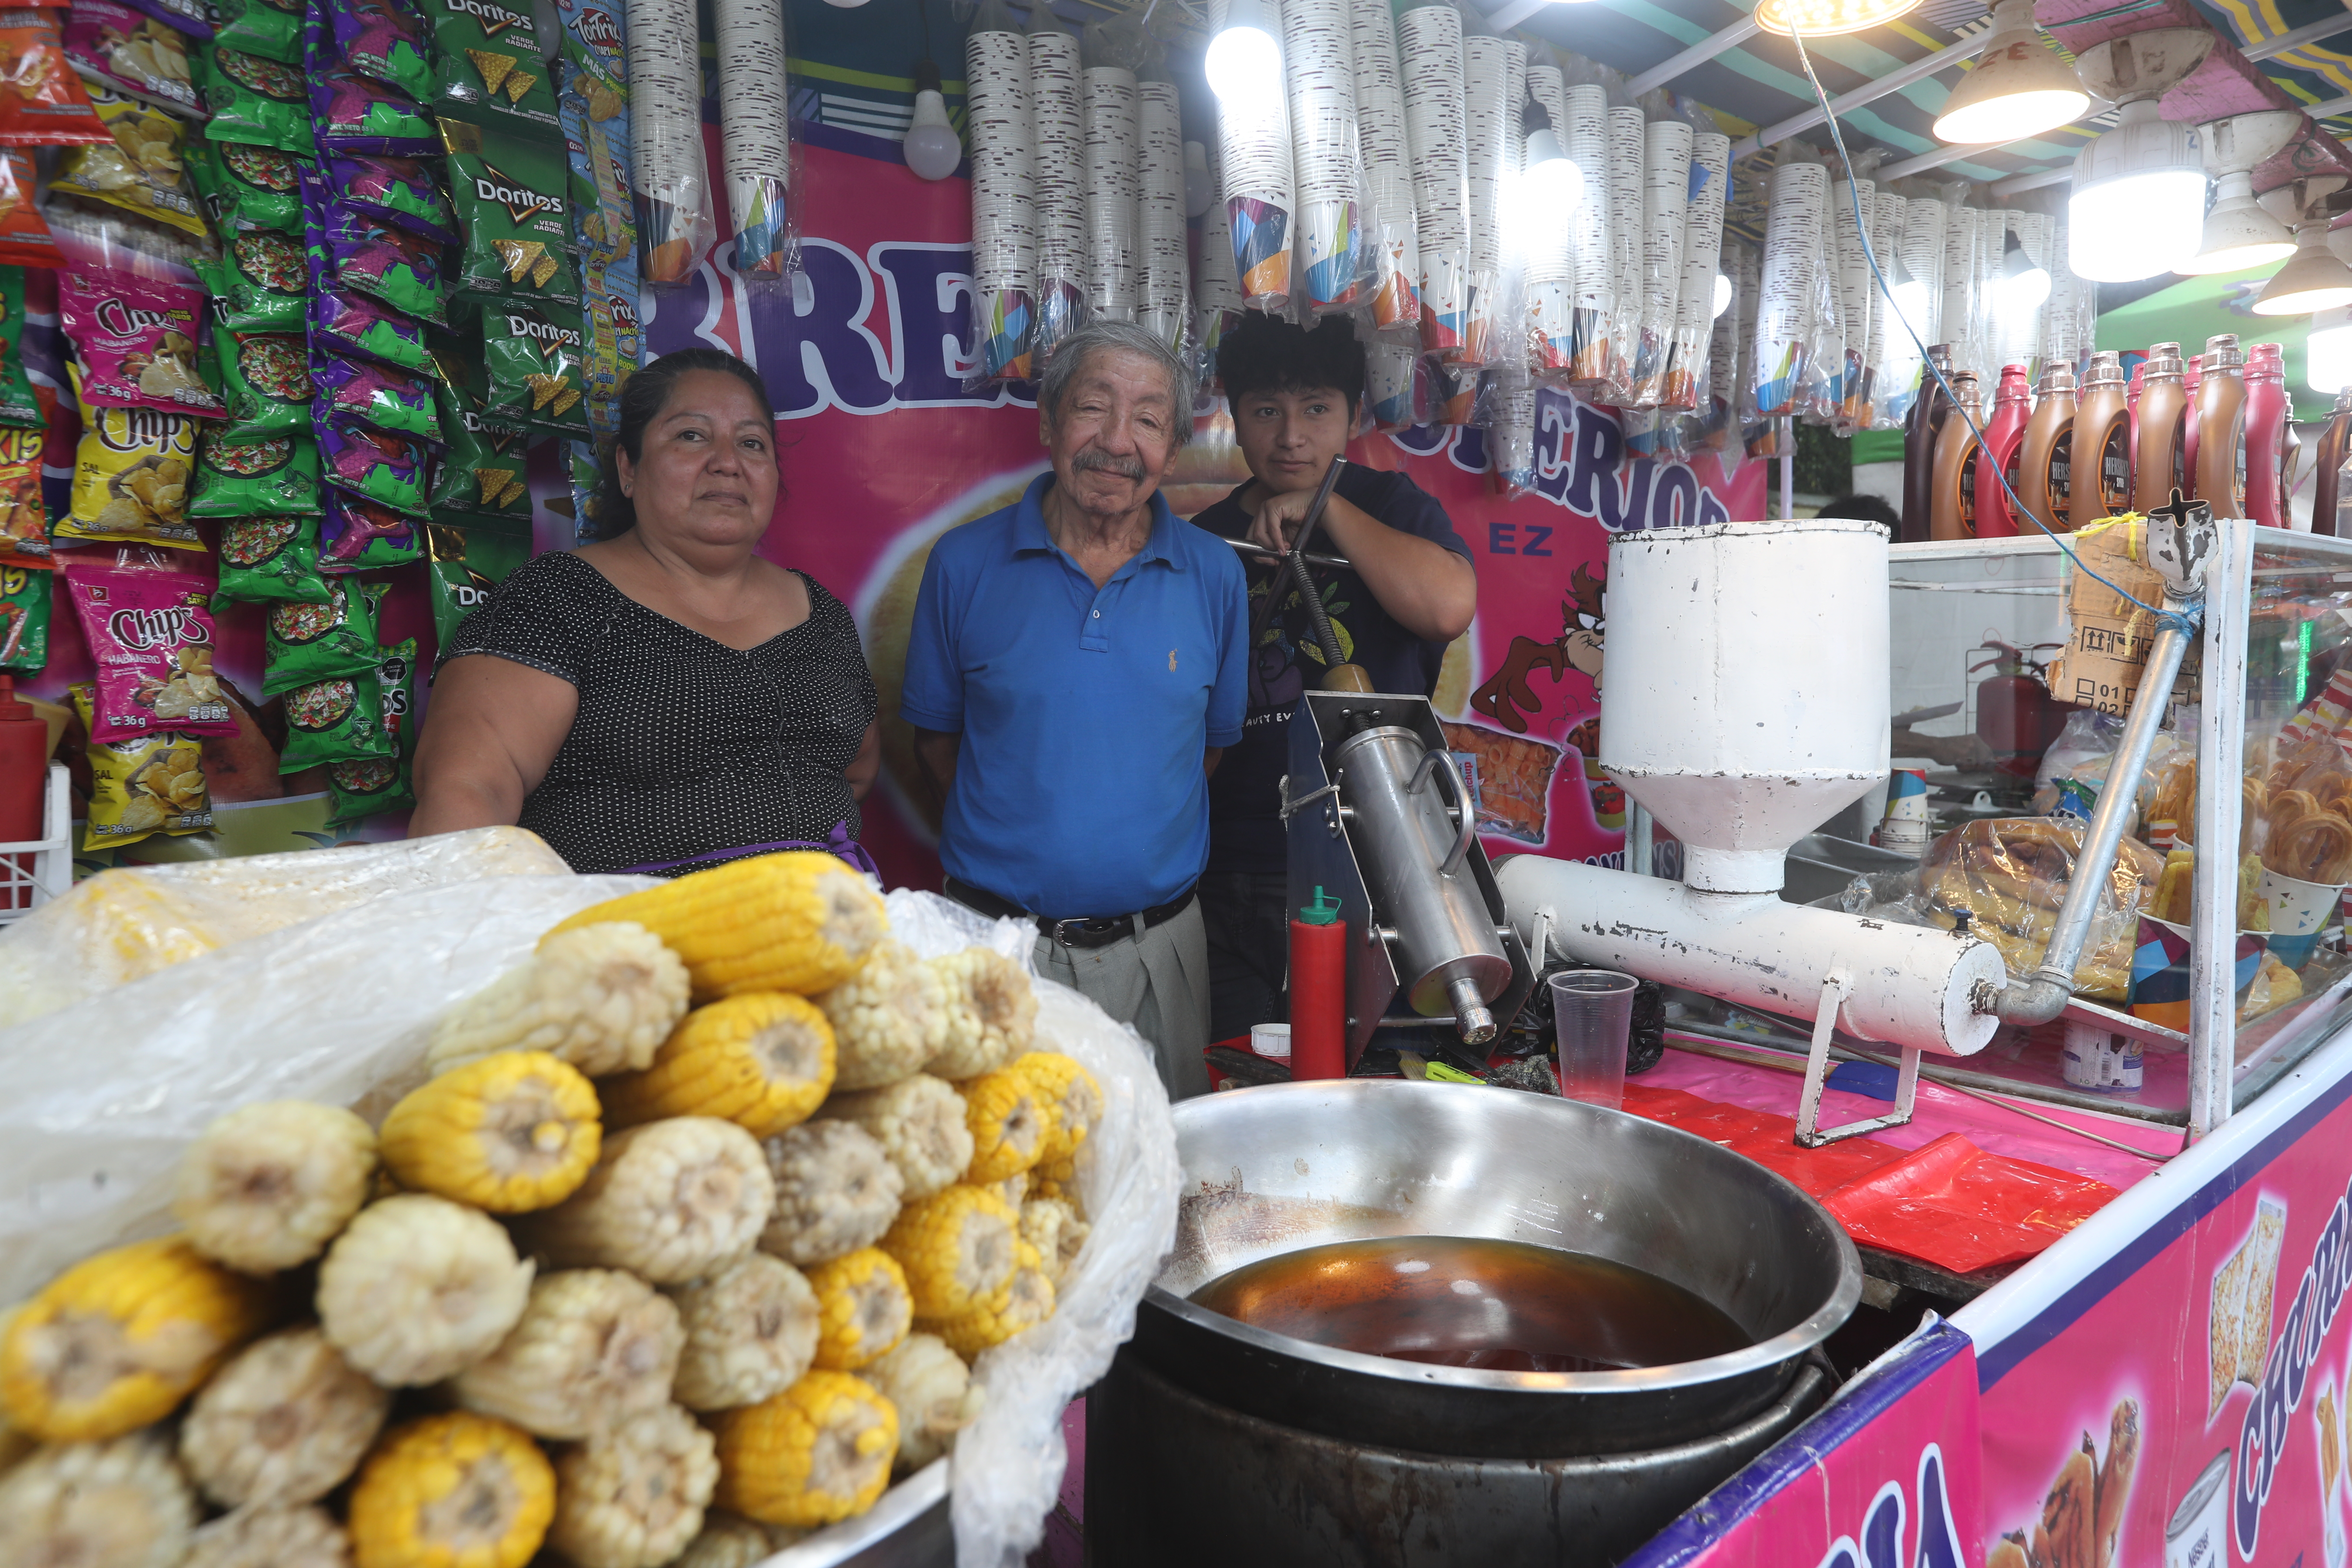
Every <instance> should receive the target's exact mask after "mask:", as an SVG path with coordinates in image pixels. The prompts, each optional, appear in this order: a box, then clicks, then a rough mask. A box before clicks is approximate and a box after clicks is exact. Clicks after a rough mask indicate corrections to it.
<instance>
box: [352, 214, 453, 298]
mask: <svg viewBox="0 0 2352 1568" xmlns="http://www.w3.org/2000/svg"><path fill="white" fill-rule="evenodd" d="M327 214H328V216H327V229H326V237H327V259H328V263H329V265H330V266H331V268H332V269H333V273H334V279H335V282H336V283H337V284H338V285H339V286H341V287H342V288H345V289H358V290H360V292H362V293H363V294H373V295H374V296H375V297H376V298H377V299H379V300H383V302H384V303H385V304H387V305H390V306H392V307H394V309H395V310H400V311H401V312H402V313H403V314H404V315H410V316H414V317H415V318H416V319H417V320H419V321H430V322H432V323H433V324H434V325H435V326H436V327H437V326H446V324H447V323H448V320H449V312H448V307H447V305H446V303H445V302H444V300H443V293H442V286H441V247H439V246H437V245H436V244H434V243H433V242H432V241H431V240H429V239H426V238H425V237H423V236H422V235H415V234H411V233H409V232H408V231H407V230H406V229H404V228H395V227H394V226H392V225H391V224H388V223H386V222H384V221H383V219H381V218H374V217H370V216H367V215H366V214H364V213H355V212H352V211H349V210H347V209H345V208H343V207H342V206H341V205H339V204H336V203H332V202H331V203H329V204H328V206H327Z"/></svg>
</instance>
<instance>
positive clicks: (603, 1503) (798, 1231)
mask: <svg viewBox="0 0 2352 1568" xmlns="http://www.w3.org/2000/svg"><path fill="white" fill-rule="evenodd" d="M1035 1014H1036V999H1035V996H1034V992H1033V991H1032V989H1031V986H1030V983H1029V979H1028V977H1027V975H1026V974H1025V973H1024V972H1023V971H1022V970H1021V969H1020V967H1019V966H1018V965H1016V964H1014V963H1011V962H1009V961H1008V960H1006V959H1004V958H1003V957H1001V956H1000V955H998V954H996V953H994V952H990V951H988V950H985V949H980V948H973V949H969V950H967V951H965V952H960V953H956V954H953V955H951V956H949V957H946V958H940V959H933V960H924V959H920V958H918V957H917V956H916V955H915V954H914V953H912V952H909V951H908V949H907V948H905V947H904V946H902V945H900V944H899V943H898V942H893V941H892V940H891V939H890V937H889V932H888V923H887V917H886V915H885V911H884V906H883V904H882V901H881V900H880V899H879V898H877V896H876V895H875V894H874V892H873V891H872V890H871V889H870V888H869V887H868V886H867V885H866V883H865V882H864V881H863V880H862V879H859V878H857V877H856V876H855V875H853V874H851V873H850V872H848V871H847V870H846V869H845V868H843V867H842V865H841V863H840V862H839V861H837V860H835V859H834V858H832V857H830V856H826V855H816V854H785V855H772V856H766V857H762V858H758V859H754V860H746V861H739V862H735V863H733V864H730V865H727V866H722V867H719V868H714V869H712V870H709V871H704V872H700V873H698V874H696V875H693V876H690V877H685V878H681V879H677V880H676V881H674V882H669V883H667V884H664V885H663V886H661V887H659V888H656V889H649V890H647V891H645V892H639V893H633V894H630V895H628V896H627V897H625V898H622V899H618V900H613V901H611V902H608V903H604V904H600V905H598V906H596V907H594V908H593V909H590V910H584V911H583V912H582V913H581V914H578V915H575V916H573V917H572V919H570V920H567V921H563V922H562V923H561V924H559V925H557V926H556V927H555V928H554V929H553V930H551V931H549V932H548V933H547V934H546V935H545V936H544V937H543V938H542V939H541V942H540V943H539V946H538V949H537V952H535V953H534V955H533V956H532V957H531V958H530V961H529V962H527V963H524V964H523V965H522V966H521V967H520V968H518V969H516V970H514V971H513V972H511V973H508V974H506V975H505V976H503V977H501V978H500V979H499V981H498V982H496V983H495V984H492V985H491V986H490V987H489V988H488V989H487V990H485V991H483V992H482V993H480V994H477V995H474V996H472V997H469V998H467V999H465V1000H463V1001H461V1002H459V1003H458V1004H457V1005H456V1006H454V1007H453V1008H452V1009H451V1010H450V1011H449V1012H448V1013H446V1015H445V1016H443V1017H442V1018H441V1020H440V1021H439V1023H438V1025H437V1026H436V1029H435V1031H434V1034H433V1037H432V1039H431V1042H430V1044H429V1046H428V1047H427V1053H426V1065H427V1066H428V1067H429V1068H431V1069H432V1071H433V1074H434V1076H433V1077H431V1078H430V1079H428V1080H427V1081H426V1082H425V1084H424V1086H423V1087H421V1088H419V1089H416V1090H415V1092H414V1093H412V1094H410V1095H408V1096H407V1097H406V1098H405V1099H404V1100H401V1101H400V1102H399V1103H398V1104H396V1105H395V1106H394V1108H393V1109H392V1110H391V1111H390V1112H389V1113H388V1114H387V1115H386V1116H385V1118H384V1120H383V1125H382V1126H381V1127H380V1128H376V1129H373V1130H372V1129H370V1128H369V1127H368V1125H367V1124H366V1122H364V1121H362V1120H361V1119H360V1118H359V1117H357V1116H355V1115H353V1114H352V1112H350V1111H348V1110H340V1109H336V1108H333V1107H329V1106H322V1105H314V1104H310V1103H307V1102H301V1101H292V1100H278V1101H271V1102H267V1103H262V1104H256V1105H249V1106H246V1107H244V1108H242V1109H240V1110H235V1111H232V1112H230V1113H229V1114H227V1115H226V1116H224V1117H222V1118H220V1119H219V1120H218V1121H215V1123H213V1125H212V1126H211V1127H210V1128H208V1129H207V1130H206V1131H205V1133H204V1134H203V1135H202V1136H201V1137H199V1138H198V1139H197V1140H196V1141H195V1142H194V1144H193V1145H192V1146H191V1147H190V1148H189V1150H188V1151H187V1153H186V1155H185V1157H184V1163H183V1164H182V1167H181V1170H180V1173H179V1177H178V1187H177V1196H176V1201H175V1203H174V1205H173V1212H174V1214H175V1215H176V1217H177V1218H178V1220H179V1222H180V1225H181V1227H182V1228H181V1229H180V1230H179V1231H177V1232H176V1233H174V1234H173V1235H170V1236H166V1237H161V1238H159V1239H156V1240H152V1241H142V1242H138V1243H135V1244H133V1245H131V1246H128V1247H118V1248H116V1249H114V1250H112V1251H110V1252H105V1253H101V1254H100V1255H98V1256H97V1257H94V1258H89V1259H88V1260H86V1261H84V1262H82V1263H80V1264H79V1265H77V1266H76V1267H74V1268H70V1269H68V1270H67V1271H66V1272H65V1273H64V1274H62V1275H60V1276H59V1277H58V1279H56V1280H54V1281H52V1282H51V1283H50V1285H49V1286H48V1287H47V1289H44V1290H42V1291H41V1292H40V1293H39V1294H38V1295H37V1296H35V1297H34V1298H32V1299H31V1300H28V1301H26V1302H24V1303H22V1304H21V1305H20V1306H18V1307H17V1308H16V1309H15V1310H13V1311H11V1312H9V1313H7V1314H6V1315H5V1316H0V1563H5V1564H7V1565H8V1568H64V1565H67V1564H70V1565H72V1568H354V1565H355V1568H427V1565H436V1568H437V1565H446V1568H521V1565H522V1564H524V1563H529V1562H530V1561H532V1559H533V1558H534V1557H535V1556H538V1555H539V1554H540V1553H541V1552H542V1549H544V1550H545V1552H547V1553H549V1554H550V1555H551V1556H552V1557H553V1558H556V1559H560V1560H562V1561H564V1562H568V1563H572V1564H573V1565H574V1568H659V1565H661V1564H665V1563H682V1564H688V1565H690V1568H740V1565H743V1564H749V1563H756V1562H759V1561H760V1560H761V1559H763V1558H764V1557H766V1556H767V1555H769V1553H770V1552H772V1550H774V1548H775V1547H776V1546H778V1545H779V1544H782V1542H786V1541H789V1540H792V1539H795V1538H797V1536H798V1535H800V1534H802V1533H804V1532H805V1531H809V1530H813V1529H815V1528H819V1527H822V1526H824V1525H826V1524H830V1523H833V1522H835V1521H838V1520H842V1519H845V1518H848V1517H851V1516H853V1515H855V1514H857V1513H861V1512H863V1511H864V1510H866V1509H868V1508H870V1507H871V1506H872V1505H873V1503H874V1501H875V1500H876V1499H877V1497H878V1496H879V1495H880V1494H881V1492H882V1491H883V1489H885V1488H886V1487H887V1485H888V1484H889V1480H890V1478H891V1475H892V1473H893V1470H894V1468H895V1469H896V1470H897V1471H898V1473H901V1474H903V1473H905V1472H906V1471H908V1470H909V1469H912V1468H919V1467H920V1466H922V1465H924V1464H927V1463H929V1461H930V1460H932V1459H933V1458H937V1457H939V1456H940V1454H942V1453H944V1452H946V1451H948V1449H949V1448H950V1447H951V1446H952V1444H953V1442H954V1438H955V1434H956V1432H957V1430H958V1429H959V1428H960V1427H961V1426H964V1425H965V1424H966V1423H968V1422H969V1421H970V1420H971V1416H972V1415H973V1414H974V1412H975V1410H976V1409H977V1402H978V1400H979V1397H980V1393H981V1390H980V1388H979V1386H978V1385H977V1384H974V1383H973V1381H972V1379H971V1372H970V1367H969V1363H970V1362H971V1359H972V1358H973V1357H975V1356H977V1355H978V1354H979V1353H980V1352H982V1351H983V1350H986V1349H988V1348H989V1347H990V1346H992V1345H995V1344H998V1343H1001V1342H1003V1341H1004V1340H1006V1339H1009V1338H1010V1337H1012V1336H1013V1335H1014V1334H1017V1333H1019V1332H1021V1331H1024V1329H1027V1328H1030V1327H1033V1326H1034V1325H1035V1324H1037V1323H1039V1322H1042V1321H1045V1319H1046V1318H1047V1317H1049V1316H1051V1315H1052V1312H1053V1310H1054V1301H1055V1284H1056V1282H1057V1281H1059V1280H1060V1279H1062V1278H1063V1276H1064V1274H1065V1272H1066V1270H1067V1269H1069V1268H1071V1267H1072V1265H1073V1264H1074V1263H1075V1261H1076V1258H1077V1255H1078V1253H1079V1250H1080V1249H1081V1247H1082V1246H1083V1244H1084V1242H1085V1240H1086V1237H1087V1221H1086V1218H1085V1215H1084V1211H1083V1209H1082V1207H1081V1205H1080V1204H1079V1201H1078V1195H1077V1191H1076V1180H1075V1165H1074V1161H1075V1158H1076V1153H1077V1151H1078V1148H1079V1146H1080V1144H1081V1143H1082V1142H1084V1141H1085V1139H1086V1137H1087V1132H1088V1131H1090V1130H1091V1129H1092V1128H1093V1126H1094V1125H1095V1123H1096V1121H1097V1120H1098V1118H1099V1117H1100V1115H1101V1111H1102V1106H1103V1100H1102V1096H1101V1091H1100V1089H1099V1087H1098V1086H1097V1084H1096V1083H1095V1081H1094V1079H1093V1078H1092V1077H1091V1076H1090V1075H1089V1074H1088V1073H1087V1071H1086V1069H1085V1068H1082V1067H1080V1066H1078V1065H1077V1064H1076V1062H1074V1061H1072V1060H1071V1059H1070V1058H1067V1057H1065V1056H1060V1055H1056V1054H1054V1053H1051V1052H1044V1051H1032V1050H1030V1049H1029V1046H1030V1037H1031V1033H1032V1027H1033V1025H1034V1018H1035ZM354 1478H355V1479H354ZM207 1514H215V1515H216V1517H214V1518H212V1519H211V1520H210V1521H209V1522H200V1521H203V1520H204V1519H205V1515H207Z"/></svg>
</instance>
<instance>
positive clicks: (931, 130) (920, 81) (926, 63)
mask: <svg viewBox="0 0 2352 1568" xmlns="http://www.w3.org/2000/svg"><path fill="white" fill-rule="evenodd" d="M900 153H901V155H903V156H904V157H905V158H906V160H907V167H908V168H909V169H912V170H913V171H914V172H915V175H916V177H917V178H918V179H924V180H944V179H946V178H947V177H948V176H949V175H950V174H954V173H955V172H956V165H957V164H959V163H962V162H963V138H961V136H958V135H957V134H956V132H955V127H954V126H952V125H950V124H949V123H948V104H947V100H946V99H944V98H942V97H940V68H939V67H938V65H936V64H935V63H933V62H932V61H930V60H923V61H920V62H919V63H918V64H917V65H916V67H915V118H914V120H913V121H911V122H910V123H909V124H908V127H907V140H906V141H905V142H904V143H902V144H901V147H900Z"/></svg>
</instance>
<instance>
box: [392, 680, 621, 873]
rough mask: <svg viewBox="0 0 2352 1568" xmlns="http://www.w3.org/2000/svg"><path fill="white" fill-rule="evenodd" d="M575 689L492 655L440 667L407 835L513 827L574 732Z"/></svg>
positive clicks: (420, 744)
mask: <svg viewBox="0 0 2352 1568" xmlns="http://www.w3.org/2000/svg"><path fill="white" fill-rule="evenodd" d="M579 711H580V691H579V689H578V688H577V687H575V686H573V685H572V683H571V682H570V681H568V680H564V679H561V678H560V677H557V676H552V675H550V674H548V673H547V672H546V671H544V670H540V669H533V668H531V667H530V666H529V665H527V664H517V663H516V662H515V661H514V660H512V659H510V658H499V657H498V656H496V655H495V654H472V655H468V656H467V657H466V658H453V659H451V660H450V661H449V662H448V663H447V664H446V665H444V666H442V668H441V674H440V676H439V678H438V679H436V680H435V681H434V683H433V700H432V702H431V704H430V705H429V706H428V707H427V708H426V709H425V731H424V733H423V734H421V735H419V736H418V737H417V738H416V763H415V779H416V809H415V812H413V813H412V814H410V816H409V818H408V836H409V837H411V838H422V837H425V835H427V834H432V833H453V832H456V831H457V829H459V828H462V827H495V826H513V824H514V823H515V822H517V821H518V820H520V817H521V816H522V803H523V797H524V796H525V795H529V794H530V792H531V791H532V790H534V789H537V788H538V787H539V781H540V780H541V779H543V778H545V777H546V776H547V770H548V768H549V767H550V766H551V765H552V764H553V763H554V761H555V753H556V752H559V751H561V750H562V746H563V740H564V737H565V736H567V735H569V734H570V733H571V732H572V720H573V718H574V717H576V716H577V715H578V713H579Z"/></svg>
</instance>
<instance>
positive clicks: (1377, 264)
mask: <svg viewBox="0 0 2352 1568" xmlns="http://www.w3.org/2000/svg"><path fill="white" fill-rule="evenodd" d="M1348 22H1349V44H1350V46H1351V48H1352V50H1353V53H1354V57H1355V62H1356V142H1357V146H1358V148H1359V150H1360V152H1361V153H1362V155H1363V161H1364V185H1365V189H1366V191H1367V192H1368V193H1369V194H1370V200H1371V205H1370V211H1369V212H1368V213H1367V214H1366V215H1365V221H1364V244H1365V245H1366V247H1368V248H1369V249H1370V253H1371V267H1372V279H1371V289H1372V328H1373V330H1374V331H1390V330H1395V331H1407V330H1410V331H1412V332H1414V333H1416V334H1418V333H1419V331H1420V330H1421V235H1420V233H1419V230H1418V219H1416V217H1415V216H1414V215H1413V191H1412V155H1411V153H1410V152H1409V150H1408V149H1407V147H1406V144H1405V131H1404V126H1405V119H1404V75H1403V70H1402V68H1401V67H1400V66H1399V65H1398V64H1397V44H1396V22H1395V18H1394V16H1392V14H1391V12H1390V10H1389V6H1388V0H1349V6H1348Z"/></svg>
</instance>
